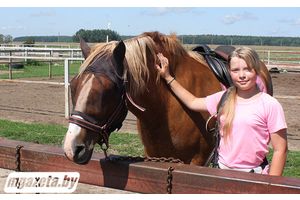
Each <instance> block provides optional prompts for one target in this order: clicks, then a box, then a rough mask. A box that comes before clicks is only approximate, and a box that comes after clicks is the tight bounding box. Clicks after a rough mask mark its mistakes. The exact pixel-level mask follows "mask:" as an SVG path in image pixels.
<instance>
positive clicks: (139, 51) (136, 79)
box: [79, 32, 207, 95]
mask: <svg viewBox="0 0 300 200" xmlns="http://www.w3.org/2000/svg"><path fill="white" fill-rule="evenodd" d="M124 43H125V45H126V54H125V58H126V59H125V61H124V67H125V69H126V70H128V72H129V73H127V74H128V76H129V77H128V79H129V80H130V88H129V90H130V91H129V92H130V93H131V94H133V95H134V94H138V93H141V92H143V91H144V90H145V88H146V83H147V81H148V80H149V76H150V75H149V74H150V72H149V67H153V68H155V63H157V56H156V54H157V53H158V52H164V53H166V54H167V55H165V56H168V57H169V64H170V70H172V69H174V68H175V67H176V66H177V64H178V63H179V60H180V59H182V58H183V57H184V56H190V57H192V58H193V59H195V60H196V61H197V62H200V63H201V64H204V65H207V64H206V63H205V61H204V59H203V57H202V56H201V55H199V54H198V53H196V52H193V51H187V50H186V49H185V48H184V47H183V46H182V45H181V43H180V42H179V41H178V39H177V37H176V35H175V34H172V35H169V36H167V35H163V34H161V33H159V32H146V33H143V34H141V35H139V36H137V37H134V38H131V39H127V40H125V41H124ZM116 44H117V42H116V41H112V42H109V43H100V44H97V45H95V46H94V47H93V48H92V49H91V54H90V55H89V57H88V58H87V59H86V60H85V61H84V63H83V64H82V65H81V67H80V72H79V74H81V73H82V72H83V71H84V70H85V69H86V68H87V67H88V66H89V65H90V64H91V63H92V62H94V61H95V60H97V59H96V58H98V57H101V56H110V55H111V54H112V52H113V49H114V48H115V47H116ZM147 56H148V57H147ZM151 58H152V59H153V66H148V64H149V60H148V59H151ZM156 80H157V81H159V80H160V78H159V75H158V74H157V79H156Z"/></svg>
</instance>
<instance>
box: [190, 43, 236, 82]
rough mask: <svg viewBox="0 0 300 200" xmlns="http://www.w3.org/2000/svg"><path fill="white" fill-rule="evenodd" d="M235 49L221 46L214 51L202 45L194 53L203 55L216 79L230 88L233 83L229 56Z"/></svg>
mask: <svg viewBox="0 0 300 200" xmlns="http://www.w3.org/2000/svg"><path fill="white" fill-rule="evenodd" d="M234 49H235V47H233V46H219V47H217V48H216V49H215V50H214V51H213V50H211V49H210V48H209V47H208V46H207V45H205V44H201V45H199V46H197V47H195V48H194V49H193V50H192V51H196V52H198V53H199V54H201V55H203V57H204V58H205V60H206V62H207V64H208V66H209V68H210V69H211V70H212V71H213V73H214V75H215V76H216V78H217V79H218V80H219V81H220V82H221V83H222V84H223V85H224V86H225V87H226V88H229V87H230V86H232V85H233V83H232V80H231V77H230V74H229V71H228V56H229V54H230V53H231V52H232V51H234Z"/></svg>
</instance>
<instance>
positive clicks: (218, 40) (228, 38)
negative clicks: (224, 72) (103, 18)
mask: <svg viewBox="0 0 300 200" xmlns="http://www.w3.org/2000/svg"><path fill="white" fill-rule="evenodd" d="M78 36H80V37H81V38H83V39H84V40H85V41H86V42H91V43H97V42H106V41H107V39H108V40H109V41H112V40H117V41H118V40H125V39H129V38H132V37H135V36H130V35H119V34H118V33H117V32H115V31H113V30H109V29H93V30H85V29H80V30H78V31H77V32H76V33H75V34H74V35H73V36H24V37H16V38H14V39H13V41H19V42H25V41H28V40H29V39H31V40H33V41H35V42H78V41H79V37H78ZM177 37H178V39H179V40H180V41H181V42H182V43H183V44H216V45H262V46H263V45H265V46H300V37H272V36H239V35H210V34H206V35H178V36H177ZM4 41H6V42H7V41H12V37H11V36H10V37H8V39H5V37H4V36H3V35H2V34H0V43H4Z"/></svg>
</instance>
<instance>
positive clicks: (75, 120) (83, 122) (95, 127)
mask: <svg viewBox="0 0 300 200" xmlns="http://www.w3.org/2000/svg"><path fill="white" fill-rule="evenodd" d="M69 123H73V124H76V125H78V126H80V127H82V128H85V129H88V130H90V131H92V132H95V133H99V132H102V131H103V127H102V126H98V125H96V124H93V123H90V122H89V121H87V120H85V119H80V118H78V117H74V116H70V117H69Z"/></svg>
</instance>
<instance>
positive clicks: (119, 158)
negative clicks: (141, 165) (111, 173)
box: [106, 156, 184, 164]
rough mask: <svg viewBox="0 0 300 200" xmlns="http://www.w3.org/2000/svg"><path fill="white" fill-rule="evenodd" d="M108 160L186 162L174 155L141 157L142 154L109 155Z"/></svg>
mask: <svg viewBox="0 0 300 200" xmlns="http://www.w3.org/2000/svg"><path fill="white" fill-rule="evenodd" d="M106 158H107V160H110V161H114V162H117V161H129V162H143V161H144V162H162V163H181V164H184V162H183V161H182V160H180V159H175V158H173V157H169V158H165V157H160V158H157V157H148V156H147V157H141V156H109V157H106Z"/></svg>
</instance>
